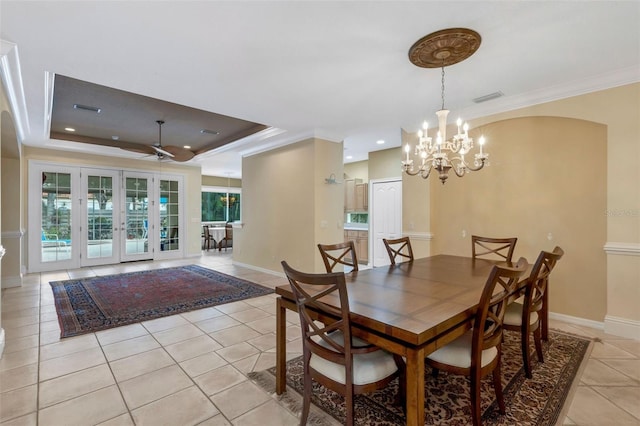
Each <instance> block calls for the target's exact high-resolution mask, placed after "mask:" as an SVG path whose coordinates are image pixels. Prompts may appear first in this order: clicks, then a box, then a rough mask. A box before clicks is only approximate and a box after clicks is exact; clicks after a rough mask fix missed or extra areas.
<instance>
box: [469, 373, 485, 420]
mask: <svg viewBox="0 0 640 426" xmlns="http://www.w3.org/2000/svg"><path fill="white" fill-rule="evenodd" d="M470 379H471V389H470V390H471V421H472V423H473V426H481V425H482V419H481V417H482V411H481V407H480V401H481V400H480V384H481V380H480V373H479V372H478V373H477V374H476V373H475V372H473V371H472V372H471V377H470Z"/></svg>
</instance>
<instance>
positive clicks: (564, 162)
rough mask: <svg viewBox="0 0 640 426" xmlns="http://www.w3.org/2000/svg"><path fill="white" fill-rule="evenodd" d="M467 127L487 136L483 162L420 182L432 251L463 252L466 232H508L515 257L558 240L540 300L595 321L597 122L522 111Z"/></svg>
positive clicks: (601, 291)
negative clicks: (557, 259)
mask: <svg viewBox="0 0 640 426" xmlns="http://www.w3.org/2000/svg"><path fill="white" fill-rule="evenodd" d="M476 130H477V131H476V132H474V133H475V134H474V135H472V136H476V137H477V136H478V135H479V134H480V133H481V132H482V133H484V135H485V136H486V137H487V138H488V140H489V141H491V148H490V149H489V148H487V150H488V151H489V152H490V156H491V157H490V161H491V165H490V166H488V167H486V168H485V169H484V170H481V171H479V172H475V173H471V174H469V175H467V176H465V177H464V178H457V177H455V176H451V177H450V178H449V180H447V182H446V184H444V185H442V184H441V183H440V181H439V180H438V179H433V181H431V182H430V184H431V206H432V208H431V215H432V221H431V226H432V230H433V233H434V239H433V245H432V249H433V252H434V253H446V254H455V255H464V256H468V255H470V253H471V235H472V234H475V235H485V236H492V237H512V236H516V237H518V244H517V246H516V250H515V254H514V256H515V258H516V259H517V258H518V257H519V256H524V257H526V258H527V259H528V260H529V261H530V262H533V261H535V258H536V256H537V255H538V253H539V252H540V250H552V249H553V247H554V246H556V245H559V246H560V247H562V248H563V249H564V250H565V252H566V255H565V257H564V258H563V259H562V261H561V263H559V264H558V267H557V268H556V270H555V271H554V276H553V279H552V287H551V294H552V297H551V299H550V309H551V310H552V311H553V312H562V313H564V314H567V315H571V316H575V317H580V318H587V319H591V320H595V321H602V319H603V318H604V315H605V313H606V286H605V283H606V257H605V253H604V251H603V250H602V247H603V246H604V244H605V242H606V219H605V217H604V215H603V211H604V210H605V208H606V180H607V174H606V172H607V171H606V168H605V167H601V166H600V165H601V164H602V163H603V162H604V161H605V160H606V155H607V145H606V126H604V125H601V124H597V123H592V122H586V121H580V120H575V119H566V118H558V117H526V118H518V119H510V120H504V121H498V122H495V123H491V124H487V125H485V126H483V128H481V129H476ZM488 144H489V143H488ZM488 144H487V145H488ZM578 151H579V152H580V155H579V161H576V160H577V156H576V152H578ZM433 177H434V176H432V177H430V178H429V179H431V178H433ZM414 179H415V178H414ZM576 295H579V297H576Z"/></svg>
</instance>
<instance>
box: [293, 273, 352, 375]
mask: <svg viewBox="0 0 640 426" xmlns="http://www.w3.org/2000/svg"><path fill="white" fill-rule="evenodd" d="M282 268H283V269H284V272H285V275H286V276H287V279H288V280H289V284H290V285H291V289H292V292H293V295H294V298H295V302H296V306H297V308H298V313H299V314H300V327H301V330H302V341H303V349H304V350H305V351H309V352H310V353H313V354H317V355H318V356H320V357H322V358H325V359H328V360H330V361H332V362H336V363H339V364H343V365H345V364H346V363H347V360H349V359H350V358H351V344H350V343H351V323H350V320H349V298H348V295H347V288H346V282H345V277H344V273H343V272H333V273H326V274H309V273H305V272H300V271H297V270H295V269H293V268H291V267H290V266H289V265H288V264H287V262H284V261H283V262H282ZM323 298H329V300H331V305H328V304H326V303H323V302H322V300H321V299H323ZM312 312H315V313H318V312H319V313H322V314H324V315H327V316H330V317H333V318H334V319H335V321H332V322H330V323H328V324H322V323H319V322H317V321H314V320H313V319H312ZM335 331H340V332H342V335H343V336H344V344H343V345H340V344H339V343H337V342H336V341H335V339H331V337H329V334H331V333H332V332H335ZM318 339H320V340H322V341H323V342H324V343H325V346H323V345H321V344H320V343H319V341H318ZM327 346H328V347H329V348H330V349H329V348H327Z"/></svg>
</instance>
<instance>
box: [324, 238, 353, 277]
mask: <svg viewBox="0 0 640 426" xmlns="http://www.w3.org/2000/svg"><path fill="white" fill-rule="evenodd" d="M318 250H320V255H321V256H322V261H323V262H324V267H325V269H326V270H327V272H333V270H334V268H335V267H336V266H338V265H343V266H347V267H349V268H351V269H350V270H349V271H347V272H353V271H357V270H358V256H357V254H356V246H355V243H354V242H353V241H346V242H343V243H337V244H318Z"/></svg>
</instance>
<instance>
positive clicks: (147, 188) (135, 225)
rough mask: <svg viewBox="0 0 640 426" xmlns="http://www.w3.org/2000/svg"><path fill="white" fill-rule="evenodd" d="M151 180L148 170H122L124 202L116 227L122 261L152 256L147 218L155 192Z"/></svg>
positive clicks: (151, 238) (150, 234) (151, 235)
mask: <svg viewBox="0 0 640 426" xmlns="http://www.w3.org/2000/svg"><path fill="white" fill-rule="evenodd" d="M152 180H153V178H152V175H150V174H149V173H139V172H124V173H123V185H122V186H123V188H124V199H123V202H124V205H123V207H122V209H121V212H120V213H121V214H120V229H119V231H120V235H121V238H120V241H121V243H120V252H121V256H120V257H121V259H122V261H123V262H130V261H133V260H146V259H152V258H153V255H152V254H151V252H152V249H153V241H152V240H153V233H150V232H149V226H150V225H151V226H153V224H152V223H150V221H149V207H150V206H149V203H150V202H151V200H152V199H153V195H154V194H153V185H152ZM150 242H151V243H150Z"/></svg>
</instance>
